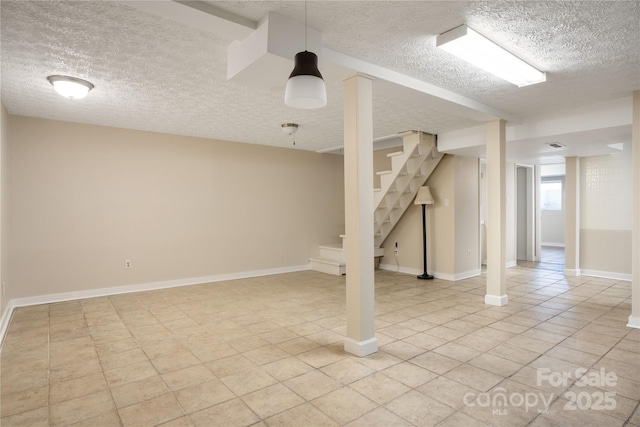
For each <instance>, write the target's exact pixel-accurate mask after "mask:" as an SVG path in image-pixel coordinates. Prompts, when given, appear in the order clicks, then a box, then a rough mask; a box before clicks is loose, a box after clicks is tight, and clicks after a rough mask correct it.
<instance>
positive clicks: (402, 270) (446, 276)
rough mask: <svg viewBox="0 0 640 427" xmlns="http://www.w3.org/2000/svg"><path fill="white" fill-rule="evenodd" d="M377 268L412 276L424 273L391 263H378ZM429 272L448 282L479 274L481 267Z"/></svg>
mask: <svg viewBox="0 0 640 427" xmlns="http://www.w3.org/2000/svg"><path fill="white" fill-rule="evenodd" d="M378 268H379V269H380V270H385V271H393V272H396V273H403V274H410V275H412V276H419V275H421V274H423V273H424V271H422V270H418V269H415V268H407V267H400V268H398V266H397V265H391V264H380V265H379V266H378ZM429 274H431V275H433V277H435V278H436V279H441V280H447V281H449V282H455V281H458V280H463V279H468V278H470V277H475V276H479V275H480V274H482V270H481V269H475V270H469V271H463V272H462V273H456V274H447V273H438V272H437V271H430V272H429Z"/></svg>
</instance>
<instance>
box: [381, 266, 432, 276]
mask: <svg viewBox="0 0 640 427" xmlns="http://www.w3.org/2000/svg"><path fill="white" fill-rule="evenodd" d="M378 268H379V269H380V270H386V271H393V272H396V273H403V274H411V275H413V276H418V275H420V274H422V273H424V271H422V270H417V269H415V268H406V267H398V266H397V265H392V264H380V265H378ZM431 274H433V273H431Z"/></svg>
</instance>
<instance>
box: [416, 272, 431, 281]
mask: <svg viewBox="0 0 640 427" xmlns="http://www.w3.org/2000/svg"><path fill="white" fill-rule="evenodd" d="M417 277H418V279H422V280H433V276H432V275H430V274H429V273H426V272H425V273H424V274H421V275H419V276H417Z"/></svg>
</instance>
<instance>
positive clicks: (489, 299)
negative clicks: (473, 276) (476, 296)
mask: <svg viewBox="0 0 640 427" xmlns="http://www.w3.org/2000/svg"><path fill="white" fill-rule="evenodd" d="M508 302H509V297H508V296H507V295H489V294H487V295H485V296H484V303H485V304H489V305H496V306H498V307H502V306H503V305H507V303H508Z"/></svg>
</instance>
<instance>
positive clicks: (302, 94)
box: [284, 0, 327, 109]
mask: <svg viewBox="0 0 640 427" xmlns="http://www.w3.org/2000/svg"><path fill="white" fill-rule="evenodd" d="M294 63H295V65H294V68H293V71H292V72H291V75H290V76H289V80H288V81H287V87H286V89H285V91H284V103H285V104H287V105H288V106H289V107H293V108H302V109H312V108H321V107H324V106H325V105H327V88H326V86H325V84H324V80H323V79H322V74H320V70H318V56H317V55H316V54H315V53H313V52H309V51H308V50H307V2H306V0H305V2H304V52H298V53H297V54H296V57H295V61H294Z"/></svg>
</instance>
